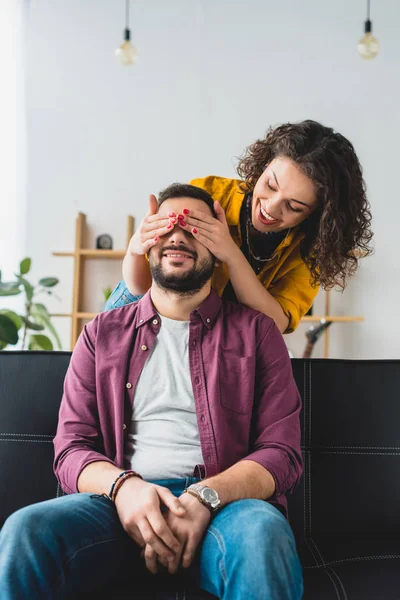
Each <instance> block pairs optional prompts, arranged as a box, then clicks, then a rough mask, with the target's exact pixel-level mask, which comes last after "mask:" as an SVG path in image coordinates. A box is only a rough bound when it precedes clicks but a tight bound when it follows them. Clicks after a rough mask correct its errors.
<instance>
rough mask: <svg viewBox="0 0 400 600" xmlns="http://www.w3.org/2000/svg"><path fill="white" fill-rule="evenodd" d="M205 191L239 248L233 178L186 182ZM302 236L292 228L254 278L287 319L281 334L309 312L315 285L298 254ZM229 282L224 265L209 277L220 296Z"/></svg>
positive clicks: (238, 194) (239, 199)
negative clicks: (218, 207) (221, 212)
mask: <svg viewBox="0 0 400 600" xmlns="http://www.w3.org/2000/svg"><path fill="white" fill-rule="evenodd" d="M190 183H191V184H192V185H196V186H198V187H200V188H202V189H204V190H206V191H207V192H208V193H209V194H210V195H211V196H212V197H213V199H214V200H218V202H219V203H220V204H221V206H222V208H223V209H224V210H225V214H226V219H227V221H228V224H229V229H230V232H231V235H232V238H233V239H234V241H235V243H236V244H237V245H238V246H239V247H240V246H241V245H242V240H241V232H240V209H241V207H242V203H243V200H244V197H245V195H244V192H242V191H241V190H240V188H239V185H238V184H239V183H240V181H239V180H237V179H225V178H224V177H215V176H213V175H210V176H209V177H204V178H201V179H193V181H191V182H190ZM303 237H304V234H303V233H302V232H301V231H300V230H299V228H298V227H295V228H294V229H292V231H291V232H290V233H289V235H288V236H287V237H286V239H284V240H283V241H282V242H281V243H280V245H279V246H278V248H277V250H276V252H275V256H274V258H272V260H270V261H268V262H267V263H265V266H264V268H263V269H262V270H261V271H260V273H259V274H258V275H257V277H258V279H259V280H260V281H261V283H262V284H263V286H264V287H265V289H266V290H268V291H269V293H270V294H271V295H272V296H273V297H274V298H275V300H277V301H278V302H279V304H280V305H281V306H282V309H283V312H284V313H285V315H287V317H288V318H289V326H288V328H287V329H286V331H285V333H291V332H292V331H294V330H295V329H296V327H297V325H298V324H299V321H300V319H301V318H302V317H303V315H305V314H306V312H308V310H309V309H310V307H311V305H312V303H313V301H314V298H315V296H316V295H317V293H318V289H319V288H318V286H317V287H311V283H310V271H309V269H308V267H307V266H306V265H305V263H304V261H303V259H302V258H301V254H300V242H301V241H302V239H303ZM228 281H229V273H228V269H227V267H226V265H225V264H222V265H221V266H220V267H217V268H216V269H215V271H214V275H213V278H212V286H213V288H214V289H215V290H216V292H217V293H218V294H219V295H220V296H221V295H222V292H223V291H224V289H225V286H226V284H227V283H228Z"/></svg>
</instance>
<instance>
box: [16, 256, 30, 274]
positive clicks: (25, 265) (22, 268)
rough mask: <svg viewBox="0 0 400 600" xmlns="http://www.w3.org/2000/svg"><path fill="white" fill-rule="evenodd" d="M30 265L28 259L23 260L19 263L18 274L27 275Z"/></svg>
mask: <svg viewBox="0 0 400 600" xmlns="http://www.w3.org/2000/svg"><path fill="white" fill-rule="evenodd" d="M31 264H32V261H31V259H30V258H24V260H22V261H21V262H20V263H19V272H20V274H21V275H26V274H27V273H29V271H30V270H31Z"/></svg>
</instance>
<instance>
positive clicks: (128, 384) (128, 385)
mask: <svg viewBox="0 0 400 600" xmlns="http://www.w3.org/2000/svg"><path fill="white" fill-rule="evenodd" d="M126 387H127V388H128V390H130V389H131V387H132V384H131V383H129V382H128V383H127V384H126Z"/></svg>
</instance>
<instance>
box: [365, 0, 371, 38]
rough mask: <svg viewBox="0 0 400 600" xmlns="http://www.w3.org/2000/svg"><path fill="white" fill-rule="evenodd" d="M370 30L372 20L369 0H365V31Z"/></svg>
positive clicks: (369, 31) (368, 31)
mask: <svg viewBox="0 0 400 600" xmlns="http://www.w3.org/2000/svg"><path fill="white" fill-rule="evenodd" d="M371 32H372V21H371V0H367V20H366V21H365V33H371Z"/></svg>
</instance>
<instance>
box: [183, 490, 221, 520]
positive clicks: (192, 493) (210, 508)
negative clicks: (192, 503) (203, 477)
mask: <svg viewBox="0 0 400 600" xmlns="http://www.w3.org/2000/svg"><path fill="white" fill-rule="evenodd" d="M185 492H186V493H187V494H190V495H191V496H193V497H194V498H197V500H198V501H199V502H200V503H201V504H202V505H203V506H205V507H206V508H208V510H209V511H210V513H211V514H212V515H213V516H214V514H215V510H214V509H213V507H212V506H211V505H210V504H208V502H205V500H203V498H202V497H201V496H200V494H199V492H196V491H195V490H191V489H186V490H185Z"/></svg>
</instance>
